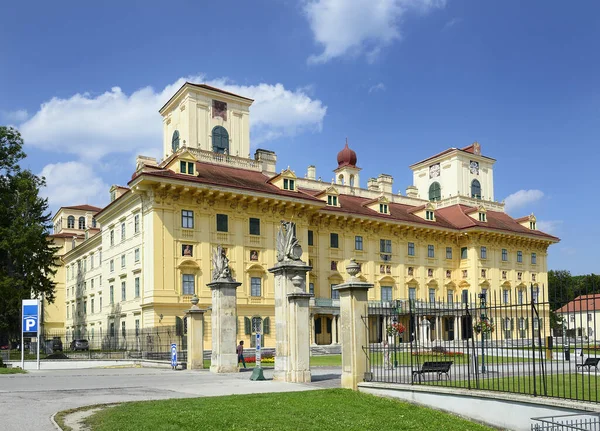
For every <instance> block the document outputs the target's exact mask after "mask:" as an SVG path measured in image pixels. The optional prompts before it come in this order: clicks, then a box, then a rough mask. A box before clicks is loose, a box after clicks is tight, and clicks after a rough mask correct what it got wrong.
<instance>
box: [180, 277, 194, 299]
mask: <svg viewBox="0 0 600 431" xmlns="http://www.w3.org/2000/svg"><path fill="white" fill-rule="evenodd" d="M195 290H196V287H195V279H194V274H183V281H182V291H183V294H184V295H193V294H194V293H195Z"/></svg>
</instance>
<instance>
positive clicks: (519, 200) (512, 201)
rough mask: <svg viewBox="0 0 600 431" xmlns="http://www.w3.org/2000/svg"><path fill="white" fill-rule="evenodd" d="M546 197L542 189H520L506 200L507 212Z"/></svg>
mask: <svg viewBox="0 0 600 431" xmlns="http://www.w3.org/2000/svg"><path fill="white" fill-rule="evenodd" d="M543 197H544V192H542V191H541V190H519V191H518V192H515V193H513V194H511V195H508V196H507V197H506V199H505V200H504V203H505V204H506V205H505V209H506V212H508V213H510V212H512V211H514V210H516V209H519V208H521V207H523V206H525V205H527V204H531V203H533V202H536V201H539V200H540V199H542V198H543Z"/></svg>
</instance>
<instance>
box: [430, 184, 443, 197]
mask: <svg viewBox="0 0 600 431" xmlns="http://www.w3.org/2000/svg"><path fill="white" fill-rule="evenodd" d="M441 198H442V188H441V187H440V183H438V182H437V181H436V182H434V183H432V184H431V185H430V186H429V200H430V201H439V200H440V199H441Z"/></svg>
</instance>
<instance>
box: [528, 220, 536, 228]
mask: <svg viewBox="0 0 600 431" xmlns="http://www.w3.org/2000/svg"><path fill="white" fill-rule="evenodd" d="M529 229H531V230H535V222H534V221H530V222H529Z"/></svg>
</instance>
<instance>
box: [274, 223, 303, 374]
mask: <svg viewBox="0 0 600 431" xmlns="http://www.w3.org/2000/svg"><path fill="white" fill-rule="evenodd" d="M294 230H295V225H294V223H292V222H281V228H280V230H279V233H278V234H277V263H276V264H275V266H274V267H273V268H269V272H271V273H273V274H274V275H275V346H276V354H275V371H274V374H273V380H278V381H285V382H292V383H305V382H310V381H311V373H310V333H309V328H310V325H309V301H310V298H311V297H312V296H313V295H312V294H311V293H306V273H307V272H308V271H310V269H311V267H310V266H309V265H307V264H306V263H305V262H303V261H302V260H300V257H301V256H302V248H301V247H300V244H299V243H298V240H297V239H296V236H295V234H294Z"/></svg>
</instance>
